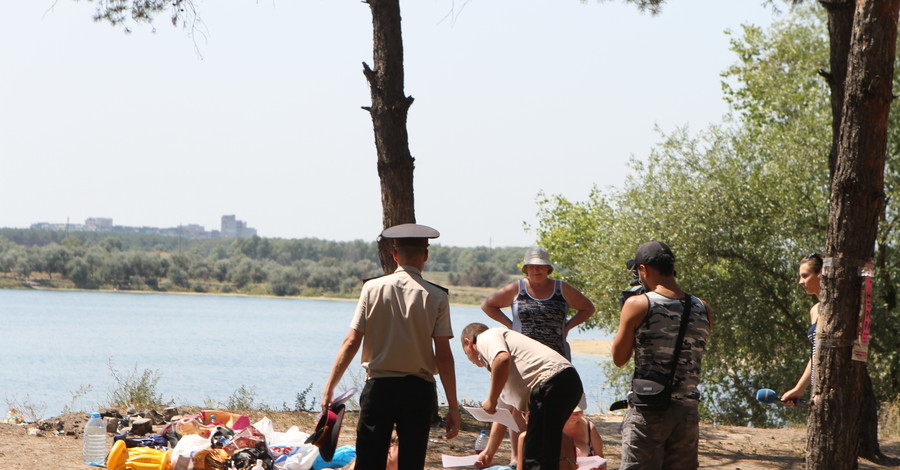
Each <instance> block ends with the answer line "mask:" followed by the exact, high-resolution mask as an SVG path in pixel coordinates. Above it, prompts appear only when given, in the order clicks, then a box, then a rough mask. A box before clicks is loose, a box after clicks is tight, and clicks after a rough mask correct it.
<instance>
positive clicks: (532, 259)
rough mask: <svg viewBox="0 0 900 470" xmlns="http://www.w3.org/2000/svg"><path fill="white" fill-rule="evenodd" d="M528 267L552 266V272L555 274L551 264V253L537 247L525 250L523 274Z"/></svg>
mask: <svg viewBox="0 0 900 470" xmlns="http://www.w3.org/2000/svg"><path fill="white" fill-rule="evenodd" d="M528 265H535V266H550V272H551V273H552V272H553V264H551V263H550V253H548V252H547V250H545V249H543V248H538V247H536V246H533V247H531V248H529V249H527V250H525V258H524V259H522V273H525V266H528Z"/></svg>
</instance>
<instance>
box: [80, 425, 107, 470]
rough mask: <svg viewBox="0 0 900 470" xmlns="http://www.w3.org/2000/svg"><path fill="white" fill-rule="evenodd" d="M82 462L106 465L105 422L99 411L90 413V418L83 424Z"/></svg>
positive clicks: (100, 465) (99, 465)
mask: <svg viewBox="0 0 900 470" xmlns="http://www.w3.org/2000/svg"><path fill="white" fill-rule="evenodd" d="M84 463H85V464H87V465H95V466H98V467H102V466H106V424H104V423H103V418H101V417H100V413H91V419H89V420H88V422H87V424H85V425H84Z"/></svg>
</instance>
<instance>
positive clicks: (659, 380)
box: [628, 294, 691, 410]
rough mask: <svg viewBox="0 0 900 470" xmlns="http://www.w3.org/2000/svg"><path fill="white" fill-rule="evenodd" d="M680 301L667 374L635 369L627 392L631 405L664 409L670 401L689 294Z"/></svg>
mask: <svg viewBox="0 0 900 470" xmlns="http://www.w3.org/2000/svg"><path fill="white" fill-rule="evenodd" d="M681 302H682V303H683V304H684V313H682V314H681V328H679V330H678V339H676V340H675V352H674V353H673V354H672V367H671V369H670V371H669V375H668V376H666V375H664V374H661V373H659V372H654V371H643V372H641V373H640V374H639V372H638V371H637V370H635V371H634V376H633V377H632V379H631V393H629V394H628V402H629V403H631V404H632V405H633V406H636V407H639V408H643V409H645V410H665V409H666V408H668V407H669V404H670V403H671V402H672V387H673V383H672V382H673V381H674V379H675V370H676V369H677V368H678V357H679V356H680V355H681V349H682V343H683V342H684V334H685V332H686V331H687V324H688V318H689V317H690V314H691V296H690V294H685V297H684V299H682V301H681Z"/></svg>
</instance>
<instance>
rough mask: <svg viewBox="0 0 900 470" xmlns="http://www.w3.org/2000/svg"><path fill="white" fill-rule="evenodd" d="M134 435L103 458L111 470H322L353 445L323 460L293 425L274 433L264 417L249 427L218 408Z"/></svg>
mask: <svg viewBox="0 0 900 470" xmlns="http://www.w3.org/2000/svg"><path fill="white" fill-rule="evenodd" d="M133 431H134V429H133V428H132V429H131V430H129V431H127V432H124V433H122V434H120V435H117V436H115V437H114V439H113V447H112V450H111V451H110V452H109V455H108V457H107V460H106V466H107V468H109V469H110V470H191V469H197V470H207V469H216V470H220V469H221V470H229V469H246V470H276V469H277V470H309V469H312V470H321V469H328V468H340V467H343V466H345V465H347V464H349V463H350V462H351V461H352V460H353V459H354V458H355V457H356V448H355V447H354V446H344V447H340V448H338V449H336V450H334V456H333V457H332V458H331V460H330V461H327V462H326V461H325V460H324V459H323V458H322V456H321V455H320V452H319V448H318V447H316V445H314V444H312V443H307V442H308V441H309V437H310V435H309V434H307V433H304V432H302V431H300V430H299V429H298V428H297V426H292V427H291V428H290V429H288V430H287V431H285V432H279V431H275V429H274V427H273V425H272V421H271V420H270V419H269V418H263V419H261V420H259V421H258V422H256V423H252V424H251V423H250V419H249V418H248V417H247V416H246V415H237V414H233V413H229V412H227V411H221V410H202V411H201V412H200V414H195V415H188V416H183V417H181V418H180V419H177V420H173V421H171V422H169V423H168V424H167V425H166V426H165V427H164V428H163V429H162V431H160V433H159V434H147V435H142V436H139V435H137V434H135V433H134V432H133ZM332 449H333V448H332Z"/></svg>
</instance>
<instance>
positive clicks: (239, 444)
mask: <svg viewBox="0 0 900 470" xmlns="http://www.w3.org/2000/svg"><path fill="white" fill-rule="evenodd" d="M222 448H223V449H225V450H226V451H228V453H229V454H231V455H233V454H234V453H235V452H237V451H239V450H241V449H259V448H262V449H263V450H265V449H266V436H265V435H263V433H261V432H259V430H257V429H256V428H255V427H253V426H247V427H246V428H244V429H241V430H240V431H239V432H238V433H237V434H235V435H234V437H232V438H231V439H229V440H228V442H227V443H225V446H224V447H222Z"/></svg>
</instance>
